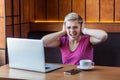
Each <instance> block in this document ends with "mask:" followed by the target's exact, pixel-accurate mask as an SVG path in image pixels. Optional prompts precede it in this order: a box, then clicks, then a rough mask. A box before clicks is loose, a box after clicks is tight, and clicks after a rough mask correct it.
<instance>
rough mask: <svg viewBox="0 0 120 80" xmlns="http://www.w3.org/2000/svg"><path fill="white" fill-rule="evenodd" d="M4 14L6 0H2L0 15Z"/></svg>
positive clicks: (0, 0)
mask: <svg viewBox="0 0 120 80" xmlns="http://www.w3.org/2000/svg"><path fill="white" fill-rule="evenodd" d="M1 16H2V17H3V16H4V0H0V17H1Z"/></svg>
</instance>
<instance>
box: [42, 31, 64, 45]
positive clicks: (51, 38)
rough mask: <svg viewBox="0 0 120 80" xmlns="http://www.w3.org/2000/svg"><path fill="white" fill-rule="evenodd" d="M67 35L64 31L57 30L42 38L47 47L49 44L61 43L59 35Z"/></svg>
mask: <svg viewBox="0 0 120 80" xmlns="http://www.w3.org/2000/svg"><path fill="white" fill-rule="evenodd" d="M63 35H65V32H64V31H59V32H55V33H51V34H48V35H45V36H44V37H43V38H42V40H43V42H44V45H45V46H46V47H49V46H53V47H54V46H58V45H59V37H61V36H63Z"/></svg>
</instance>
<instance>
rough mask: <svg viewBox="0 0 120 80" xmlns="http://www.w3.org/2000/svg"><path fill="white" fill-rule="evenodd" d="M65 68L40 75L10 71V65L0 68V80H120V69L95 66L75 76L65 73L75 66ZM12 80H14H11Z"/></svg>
mask: <svg viewBox="0 0 120 80" xmlns="http://www.w3.org/2000/svg"><path fill="white" fill-rule="evenodd" d="M60 65H62V66H63V68H61V69H58V70H55V71H52V72H49V73H40V72H33V71H25V70H18V69H10V68H9V65H8V64H7V65H4V66H1V67H0V80H3V79H2V78H4V80H13V79H14V78H15V80H17V79H20V80H22V79H28V80H120V67H109V66H95V68H94V69H93V70H88V71H81V72H80V73H78V74H75V75H65V74H64V73H63V72H64V71H66V70H70V69H73V68H76V66H75V65H63V64H60ZM11 78H12V79H11Z"/></svg>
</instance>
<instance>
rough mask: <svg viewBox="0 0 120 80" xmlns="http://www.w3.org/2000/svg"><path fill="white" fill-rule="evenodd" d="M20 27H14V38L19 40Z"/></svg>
mask: <svg viewBox="0 0 120 80" xmlns="http://www.w3.org/2000/svg"><path fill="white" fill-rule="evenodd" d="M20 33H21V32H20V26H19V25H14V37H16V38H19V37H20Z"/></svg>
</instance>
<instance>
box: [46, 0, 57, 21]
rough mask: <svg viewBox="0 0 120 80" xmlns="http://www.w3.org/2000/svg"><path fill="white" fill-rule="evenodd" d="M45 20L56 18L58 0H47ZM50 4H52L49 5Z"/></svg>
mask: <svg viewBox="0 0 120 80" xmlns="http://www.w3.org/2000/svg"><path fill="white" fill-rule="evenodd" d="M46 3H47V5H46V6H47V7H46V8H47V20H49V21H54V20H56V21H57V20H58V0H52V1H51V0H47V2H46ZM51 4H52V5H51Z"/></svg>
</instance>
